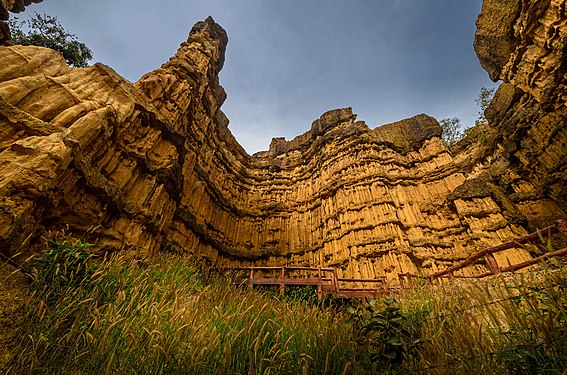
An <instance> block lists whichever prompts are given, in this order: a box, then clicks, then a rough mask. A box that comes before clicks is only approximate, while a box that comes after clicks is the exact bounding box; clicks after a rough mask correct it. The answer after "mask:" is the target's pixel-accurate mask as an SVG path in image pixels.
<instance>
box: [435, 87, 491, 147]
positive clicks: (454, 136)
mask: <svg viewBox="0 0 567 375" xmlns="http://www.w3.org/2000/svg"><path fill="white" fill-rule="evenodd" d="M495 91H496V89H494V88H492V89H488V88H486V87H481V89H480V94H479V95H478V98H476V99H475V103H476V104H477V105H478V108H479V111H478V116H477V119H476V120H475V121H474V124H475V126H476V125H484V124H487V123H488V120H486V117H484V111H486V109H487V108H488V106H489V105H490V103H491V102H492V99H493V98H494V92H495ZM439 125H441V129H442V133H441V138H442V139H443V141H444V142H445V144H446V145H447V146H451V145H453V144H454V143H456V142H458V141H460V140H461V139H462V138H463V137H464V136H465V135H467V134H472V133H473V132H472V129H473V128H468V129H466V130H465V131H462V125H461V119H459V118H457V117H452V118H444V119H441V120H440V121H439Z"/></svg>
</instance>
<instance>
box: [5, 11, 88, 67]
mask: <svg viewBox="0 0 567 375" xmlns="http://www.w3.org/2000/svg"><path fill="white" fill-rule="evenodd" d="M10 29H11V31H12V43H13V44H21V45H23V46H32V45H33V46H40V47H47V48H51V49H53V50H55V51H57V52H59V53H60V54H61V55H63V58H64V59H65V61H67V64H69V65H70V66H74V67H77V68H82V67H86V66H88V61H89V60H90V59H92V57H93V54H92V52H91V50H90V49H89V48H88V47H87V46H86V45H85V44H84V43H81V42H79V41H78V40H77V36H76V35H75V34H71V33H69V32H68V31H67V30H65V28H63V26H62V25H61V24H60V23H59V21H57V17H51V16H50V15H47V14H43V15H41V14H38V13H35V16H33V17H32V18H30V19H29V20H26V21H21V22H19V21H18V19H17V18H14V19H13V20H10ZM24 30H25V31H24Z"/></svg>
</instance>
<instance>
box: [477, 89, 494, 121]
mask: <svg viewBox="0 0 567 375" xmlns="http://www.w3.org/2000/svg"><path fill="white" fill-rule="evenodd" d="M494 91H495V89H487V88H486V87H481V88H480V94H479V96H478V98H476V99H475V103H476V105H478V107H479V108H480V111H478V118H477V119H476V120H475V122H474V124H475V125H479V124H486V123H488V120H487V119H486V117H484V111H486V108H488V106H489V105H490V103H491V102H492V99H493V98H494Z"/></svg>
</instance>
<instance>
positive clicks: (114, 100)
mask: <svg viewBox="0 0 567 375" xmlns="http://www.w3.org/2000/svg"><path fill="white" fill-rule="evenodd" d="M526 3H529V2H526ZM495 4H496V2H495ZM554 4H555V3H550V4H549V7H548V9H552V8H553V6H554ZM524 6H526V7H528V5H526V4H523V5H522V7H524ZM490 7H491V5H490V2H487V4H486V5H485V10H484V11H483V14H484V15H481V17H480V18H479V34H478V35H479V36H478V37H477V50H479V56H480V59H481V61H483V64H484V65H485V66H486V67H487V69H488V70H489V71H490V72H491V73H490V74H491V76H493V77H500V78H501V79H504V80H506V81H507V82H509V83H506V84H505V85H503V86H502V88H501V89H500V90H499V91H498V94H497V96H496V98H495V100H494V104H493V105H492V106H491V107H490V109H489V111H488V112H487V117H488V118H489V120H490V124H489V125H485V126H484V127H482V128H479V129H477V130H476V133H475V134H476V139H473V138H474V137H472V136H471V137H469V138H468V139H465V140H464V141H462V142H461V143H460V144H458V145H457V146H455V147H454V148H453V149H451V150H449V149H447V148H446V147H445V146H444V144H443V142H442V141H441V139H440V138H439V136H440V132H441V129H440V127H439V124H438V123H437V121H436V120H435V119H433V118H431V117H429V116H426V115H418V116H415V117H412V118H410V119H406V120H403V121H399V122H396V123H392V124H388V125H383V126H380V127H377V128H375V129H370V128H369V127H368V126H367V125H366V124H365V123H364V122H361V121H356V115H354V114H353V113H352V111H351V109H350V108H345V109H337V110H333V111H329V112H327V113H325V114H323V115H322V116H321V118H320V119H318V120H316V121H314V122H313V124H312V126H311V129H310V130H309V131H307V132H306V133H305V134H303V135H300V136H298V137H296V138H295V139H293V140H291V141H286V140H284V139H280V138H275V139H274V140H273V141H272V144H271V145H270V149H269V150H268V151H265V152H260V153H257V154H255V155H253V156H250V155H248V154H247V153H246V152H245V151H244V150H243V149H242V147H241V146H240V145H239V144H238V142H237V141H236V140H235V139H234V137H233V136H232V134H231V132H230V130H229V129H228V119H227V118H226V116H225V115H224V114H223V113H222V111H221V110H220V107H221V105H222V103H223V101H224V100H225V98H226V94H225V92H224V90H223V88H222V87H221V86H220V84H219V79H218V73H219V71H220V69H222V66H223V64H224V59H225V57H224V52H225V48H226V44H227V42H228V39H227V36H226V33H225V31H224V30H223V29H222V28H221V27H220V26H219V25H217V24H216V23H215V22H214V21H213V20H212V19H211V18H208V19H207V20H206V21H204V22H200V23H198V24H196V25H195V26H194V27H193V29H192V31H191V33H190V35H189V38H188V40H187V42H185V43H183V44H182V45H181V47H180V48H179V50H178V51H177V53H176V55H175V56H173V57H172V58H171V59H170V61H169V62H167V63H166V64H164V65H163V66H162V67H161V68H160V69H157V70H156V71H154V72H151V73H149V74H147V75H145V76H144V77H142V78H141V79H140V80H139V81H138V82H137V83H136V84H134V85H132V84H131V83H130V82H128V81H126V80H124V79H123V78H121V77H120V76H118V75H117V74H116V73H115V72H114V71H113V70H112V69H110V68H108V67H106V66H104V65H102V64H95V65H94V66H92V67H89V68H84V69H71V68H69V67H67V66H66V65H65V63H64V61H63V59H62V58H61V57H60V56H59V55H58V54H57V53H56V52H53V51H50V50H47V49H43V48H39V47H20V46H15V47H0V61H2V62H3V64H2V65H1V66H0V123H1V127H0V132H1V135H0V176H1V180H0V246H1V249H2V252H3V253H5V254H15V253H17V252H21V251H22V250H23V249H28V248H33V247H34V246H37V244H38V243H39V242H40V236H41V235H46V236H48V235H49V231H55V230H60V229H62V228H68V229H67V230H68V231H69V232H72V233H75V234H77V235H80V236H86V238H87V239H88V240H90V241H95V240H96V241H95V248H96V249H98V250H100V251H116V250H125V249H131V250H133V251H136V252H138V253H139V254H141V255H145V254H148V253H151V252H157V251H180V252H194V253H197V254H201V255H203V256H205V257H206V258H208V259H209V260H210V261H211V262H213V263H214V264H217V265H224V266H227V265H249V264H255V265H283V264H287V265H291V264H293V265H324V266H334V267H337V268H339V276H342V275H345V276H350V277H365V278H366V277H376V276H383V275H386V276H388V277H390V278H394V277H395V276H396V274H397V273H398V272H408V271H409V272H419V271H420V269H421V270H423V271H424V272H430V271H436V270H438V269H441V268H444V267H445V266H447V265H449V264H451V263H453V262H455V261H457V260H460V259H463V258H464V257H466V256H468V255H469V254H471V253H472V252H474V251H476V250H480V249H481V248H483V247H486V246H490V245H495V244H497V243H500V242H503V241H507V240H510V239H511V238H513V237H515V236H518V235H523V234H525V233H526V230H525V228H526V227H528V226H529V225H537V224H539V222H540V221H541V222H544V221H546V220H551V219H554V218H557V217H559V216H563V215H564V210H565V205H564V192H565V190H564V185H561V184H562V183H563V184H564V173H565V167H564V165H565V158H564V156H563V159H557V155H564V152H565V147H564V148H563V150H556V149H557V148H558V147H560V145H561V142H562V141H561V139H564V138H561V137H564V136H565V134H564V131H565V127H564V124H563V119H564V117H562V116H563V115H562V114H561V113H562V112H560V111H561V110H563V109H562V108H564V107H561V103H560V97H561V95H555V96H554V98H556V99H553V100H555V102H554V103H556V104H553V105H552V106H551V107H545V106H546V105H548V104H549V103H550V102H549V100H552V99H551V98H550V97H549V95H548V96H545V93H544V92H545V91H546V90H545V88H541V86H540V84H539V83H537V82H538V80H537V79H536V80H533V79H532V78H530V79H527V78H526V79H524V78H522V77H521V76H522V74H524V73H525V70H522V69H519V68H513V67H510V68H499V67H502V66H508V65H507V64H508V60H506V61H505V59H504V58H505V57H506V56H505V55H506V54H508V57H509V60H510V61H512V60H513V61H516V62H518V61H519V60H521V57H510V54H511V56H519V55H520V53H521V51H522V48H521V45H522V44H521V43H526V42H522V41H521V38H520V39H518V38H517V37H515V36H513V37H512V36H510V35H509V34H505V32H504V31H502V30H508V29H507V28H506V27H507V26H506V25H503V24H502V23H497V22H492V21H491V22H489V21H485V19H486V17H487V16H486V14H487V12H497V11H498V12H508V10H509V7H496V8H498V9H496V10H494V9H492V8H490ZM488 8H490V9H488ZM487 9H488V10H487ZM522 9H523V8H522ZM528 10H529V9H528ZM506 14H508V13H506ZM538 14H539V15H538V16H537V17H536V19H535V21H534V20H532V21H529V17H528V18H526V17H527V15H524V14H523V11H522V12H519V13H517V14H515V16H514V17H516V18H514V17H511V18H514V19H515V20H520V19H522V20H523V19H525V18H526V19H528V20H527V21H525V22H540V21H541V20H545V19H547V18H546V17H548V16H546V15H545V14H547V13H545V12H543V13H542V12H540V13H538ZM563 18H564V17H563ZM511 22H512V21H511ZM514 22H516V21H514ZM522 22H523V21H522ZM500 27H502V28H503V29H502V30H501V29H500ZM542 27H543V26H542ZM486 28H488V29H489V30H490V29H498V30H500V31H502V33H503V35H508V36H509V38H508V39H507V38H504V37H501V38H499V39H498V41H499V42H502V43H509V44H506V45H502V46H500V47H498V48H495V49H491V48H488V49H487V52H486V53H483V52H482V48H483V47H482V43H485V45H487V44H486V43H491V42H490V40H489V39H490V38H484V41H483V38H482V35H485V36H486V35H490V33H489V32H488V31H487V30H485V29H486ZM556 28H557V31H556V33H558V35H559V36H558V37H557V40H558V41H557V42H554V43H555V44H553V45H552V47H551V48H553V49H554V50H557V51H559V50H562V49H561V48H562V47H564V45H561V43H564V41H565V40H566V39H565V37H564V33H565V30H564V27H563V24H560V25H559V26H557V27H556ZM531 29H532V31H531V32H532V33H539V32H540V31H538V30H539V29H537V28H534V27H531ZM514 30H515V29H514V28H511V29H510V30H509V31H510V32H515V31H514ZM483 33H484V34H483ZM514 35H515V34H514ZM526 35H527V34H526ZM534 35H536V34H534ZM538 35H539V34H538ZM546 35H547V34H546ZM550 38H551V39H550ZM550 38H547V39H546V40H552V39H553V38H552V37H550ZM526 40H527V39H526ZM510 43H511V44H510ZM514 43H515V44H514ZM556 44H558V45H556ZM541 48H544V47H541ZM530 56H532V55H530ZM546 61H547V60H546ZM549 61H552V62H551V63H550V64H552V65H553V64H560V65H562V61H563V59H562V58H560V59H559V60H558V59H555V60H553V59H552V60H549ZM546 69H547V70H546V72H547V71H552V70H553V67H551V66H547V68H546ZM512 71H514V72H515V73H514V74H515V75H514V74H512V73H511V72H512ZM546 74H547V73H542V76H541V77H542V78H541V79H542V80H546V79H548V78H545V77H547V75H546ZM553 77H554V78H552V79H553V82H554V84H556V88H557V90H559V91H561V90H560V89H561V88H562V87H563V86H562V85H563V83H561V82H558V81H561V79H563V78H562V77H563V76H562V75H561V74H559V73H557V74H555V75H553ZM524 81H525V82H526V83H525V84H528V85H533V86H534V87H540V89H539V91H537V90H536V89H535V88H534V89H530V90H532V91H528V90H527V89H526V88H522V87H523V86H522V83H521V82H524ZM516 82H517V83H516ZM534 82H535V83H534ZM530 87H531V86H530ZM553 92H554V93H557V92H558V91H555V90H554V91H553ZM536 96H537V98H536ZM544 99H545V101H543V100H544ZM544 107H545V108H547V109H544ZM526 111H533V113H537V116H539V117H538V118H539V119H541V118H545V119H547V120H545V121H547V122H544V120H541V121H540V122H538V123H533V122H532V121H531V120H530V119H533V117H530V116H527V117H525V118H524V117H521V116H524V113H527V112H526ZM546 111H547V112H546ZM534 116H536V115H534ZM520 117H521V118H520ZM520 120H521V121H520ZM519 129H525V130H519ZM530 132H531V133H530ZM480 135H482V137H481V136H480ZM559 135H560V137H559V138H557V137H558V136H559ZM485 138H486V140H485ZM556 138H557V139H559V140H556ZM481 140H482V141H481ZM509 142H512V143H514V147H515V148H514V147H512V148H511V146H509V144H508V143H509ZM557 142H559V143H557ZM563 145H564V143H563ZM561 152H563V154H562V153H561ZM534 160H537V163H536V162H534ZM538 174H541V175H539V176H538ZM562 186H563V187H562ZM510 189H513V191H511V190H510ZM561 189H563V190H561ZM514 194H515V195H514ZM562 194H563V195H562ZM537 210H540V211H541V212H540V214H541V215H540V214H538V213H537ZM534 212H536V213H535V214H534ZM529 256H530V255H529V254H528V251H527V250H523V249H518V250H509V251H507V252H505V253H501V254H500V255H499V258H497V261H498V262H499V263H500V264H501V265H507V264H508V262H509V261H510V262H512V263H515V262H519V261H522V260H526V259H527V258H529ZM484 267H485V266H484V265H483V264H477V265H475V266H473V267H471V268H470V269H468V270H466V272H468V273H470V272H474V271H475V270H476V269H484Z"/></svg>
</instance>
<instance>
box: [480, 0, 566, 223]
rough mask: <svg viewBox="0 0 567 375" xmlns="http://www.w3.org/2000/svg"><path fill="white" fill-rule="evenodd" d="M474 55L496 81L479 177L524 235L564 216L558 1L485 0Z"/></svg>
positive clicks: (562, 26) (562, 36) (562, 9)
mask: <svg viewBox="0 0 567 375" xmlns="http://www.w3.org/2000/svg"><path fill="white" fill-rule="evenodd" d="M475 50H476V52H477V55H478V57H479V60H480V63H481V64H482V66H483V67H484V68H485V69H486V70H487V72H488V73H489V75H490V77H491V78H492V79H493V80H494V81H497V80H502V81H503V82H504V83H503V84H502V85H501V86H500V87H499V89H498V90H497V92H496V95H495V97H494V100H493V101H492V103H491V105H490V107H489V108H488V109H487V111H486V114H485V115H486V118H487V119H488V121H489V125H490V128H489V129H488V130H489V133H490V137H488V138H489V139H487V142H486V143H489V144H490V145H491V147H492V152H491V153H490V160H489V161H490V162H489V163H488V164H489V165H488V168H487V169H486V170H485V179H487V180H491V181H492V182H494V183H495V184H496V185H498V187H499V188H500V189H501V190H502V191H503V193H504V194H505V195H506V197H507V198H508V199H509V200H510V201H511V203H512V204H513V205H514V206H515V207H516V208H517V209H518V210H519V212H520V213H521V214H522V215H523V216H524V217H525V218H526V219H527V221H528V223H529V225H530V227H531V228H530V229H535V228H536V227H538V226H540V227H541V226H542V225H546V224H549V223H551V221H553V220H554V219H555V218H557V217H558V216H564V215H565V211H567V127H566V121H567V106H566V104H567V86H566V84H567V79H566V77H567V55H566V53H567V17H566V2H565V1H564V0H546V1H506V2H501V1H497V0H485V1H484V4H483V7H482V13H481V14H480V16H479V18H478V21H477V33H476V39H475Z"/></svg>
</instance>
